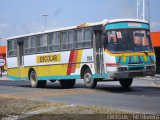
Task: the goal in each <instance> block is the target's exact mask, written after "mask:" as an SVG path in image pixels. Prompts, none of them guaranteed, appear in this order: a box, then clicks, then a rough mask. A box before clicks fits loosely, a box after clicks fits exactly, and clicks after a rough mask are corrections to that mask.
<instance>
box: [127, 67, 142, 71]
mask: <svg viewBox="0 0 160 120" xmlns="http://www.w3.org/2000/svg"><path fill="white" fill-rule="evenodd" d="M143 69H144V66H129V70H130V71H136V70H143Z"/></svg>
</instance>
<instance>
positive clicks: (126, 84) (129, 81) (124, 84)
mask: <svg viewBox="0 0 160 120" xmlns="http://www.w3.org/2000/svg"><path fill="white" fill-rule="evenodd" d="M119 82H120V84H121V86H122V87H123V88H129V87H130V86H131V85H132V82H133V78H125V79H119Z"/></svg>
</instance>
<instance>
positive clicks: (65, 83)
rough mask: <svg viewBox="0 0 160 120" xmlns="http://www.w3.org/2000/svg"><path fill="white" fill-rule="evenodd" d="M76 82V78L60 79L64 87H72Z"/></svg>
mask: <svg viewBox="0 0 160 120" xmlns="http://www.w3.org/2000/svg"><path fill="white" fill-rule="evenodd" d="M75 83H76V80H75V79H72V80H60V85H61V87H62V88H72V87H74V85H75Z"/></svg>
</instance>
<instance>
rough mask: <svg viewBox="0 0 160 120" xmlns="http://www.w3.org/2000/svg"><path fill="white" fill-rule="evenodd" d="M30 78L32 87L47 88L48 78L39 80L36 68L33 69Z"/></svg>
mask: <svg viewBox="0 0 160 120" xmlns="http://www.w3.org/2000/svg"><path fill="white" fill-rule="evenodd" d="M29 79H30V83H31V86H32V88H45V87H46V83H47V81H46V80H45V81H38V80H37V74H36V72H35V71H34V70H32V71H31V72H30V75H29Z"/></svg>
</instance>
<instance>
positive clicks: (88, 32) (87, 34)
mask: <svg viewBox="0 0 160 120" xmlns="http://www.w3.org/2000/svg"><path fill="white" fill-rule="evenodd" d="M83 35H84V44H83V47H84V48H89V47H91V39H92V34H91V29H90V28H86V29H84V34H83Z"/></svg>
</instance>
